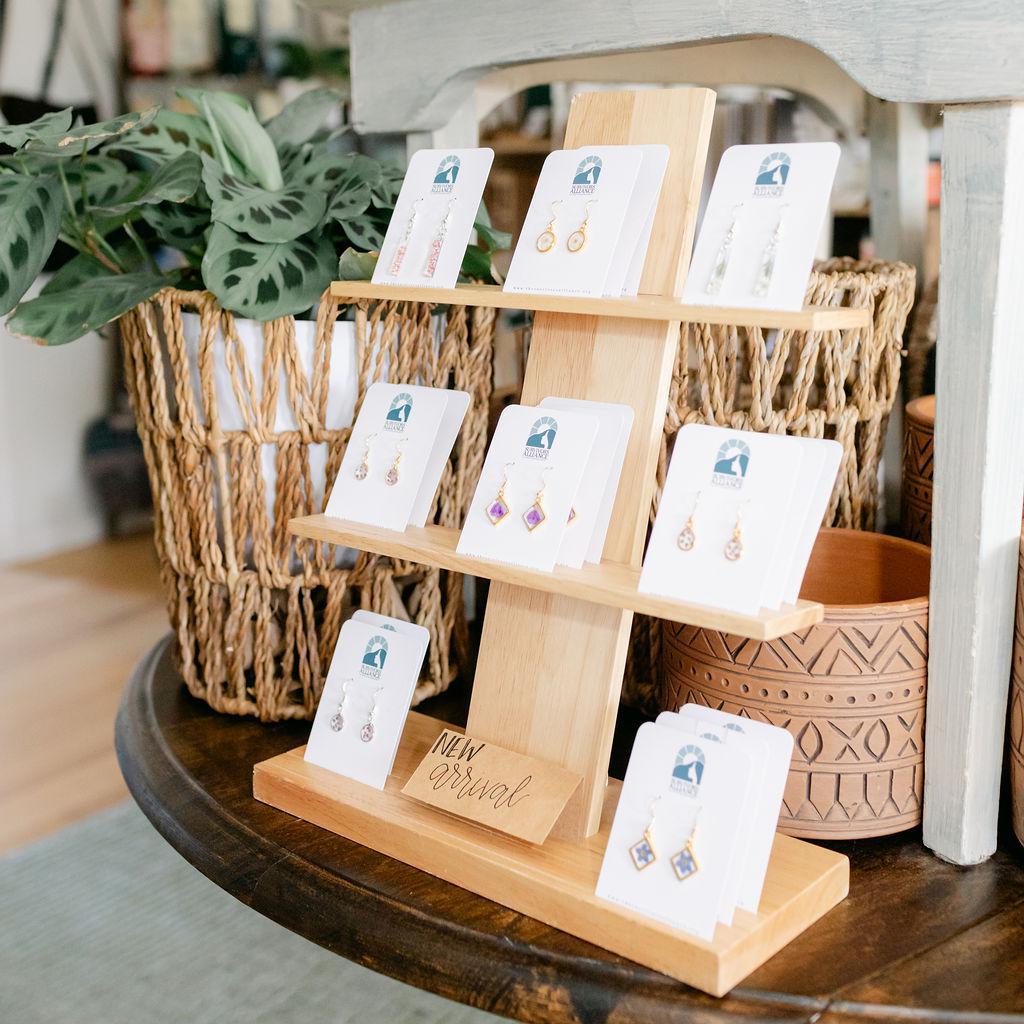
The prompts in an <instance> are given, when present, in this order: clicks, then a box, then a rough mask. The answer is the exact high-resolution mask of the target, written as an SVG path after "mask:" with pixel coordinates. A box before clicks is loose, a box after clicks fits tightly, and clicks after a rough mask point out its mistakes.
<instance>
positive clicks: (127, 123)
mask: <svg viewBox="0 0 1024 1024" xmlns="http://www.w3.org/2000/svg"><path fill="white" fill-rule="evenodd" d="M159 109H160V108H159V107H150V108H149V109H148V110H144V111H143V112H142V113H141V114H134V113H132V114H122V115H121V116H120V117H115V118H113V119H112V120H110V121H101V122H100V123H99V124H86V125H81V126H79V127H78V128H72V129H70V131H64V132H55V133H54V134H52V135H38V136H36V138H34V139H31V140H30V141H29V142H28V143H27V144H26V147H25V148H26V149H27V150H28V151H29V152H31V153H40V154H42V155H45V156H50V157H58V158H61V159H71V158H72V157H77V156H81V154H82V153H85V152H88V151H89V150H92V149H95V148H96V147H97V146H99V145H100V144H101V143H104V142H109V141H110V140H111V139H116V138H117V137H118V136H121V135H125V134H127V133H128V132H131V131H135V130H136V129H139V128H143V127H145V126H146V125H147V124H149V123H150V122H151V121H152V120H153V118H155V117H156V115H157V111H158V110H159Z"/></svg>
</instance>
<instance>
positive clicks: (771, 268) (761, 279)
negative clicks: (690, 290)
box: [704, 203, 789, 298]
mask: <svg viewBox="0 0 1024 1024" xmlns="http://www.w3.org/2000/svg"><path fill="white" fill-rule="evenodd" d="M788 205H789V204H788V203H783V204H782V206H780V207H779V219H778V222H777V223H776V225H775V230H774V231H773V232H772V235H771V238H769V239H768V244H767V245H766V246H765V248H764V252H763V253H762V254H761V262H760V263H759V264H758V268H757V277H756V278H755V279H754V288H753V292H754V295H756V296H757V297H758V298H763V297H764V296H765V295H767V294H768V289H769V288H770V287H771V284H772V278H773V277H774V276H775V262H776V258H777V256H778V253H779V243H780V242H781V241H782V234H783V224H784V220H783V218H784V216H785V211H786V207H787V206H788ZM742 208H743V203H737V204H736V205H735V206H734V207H733V209H732V223H731V224H730V225H729V230H728V231H726V233H725V237H724V238H723V239H722V244H721V245H720V246H719V247H718V252H717V253H716V254H715V262H714V263H713V264H712V266H711V276H710V277H709V278H708V283H707V286H706V287H705V289H704V290H705V291H706V292H707V293H708V295H717V294H718V292H719V291H721V288H722V282H723V281H724V280H725V275H726V272H727V271H728V269H729V260H730V258H731V257H732V247H733V242H735V241H736V235H737V233H738V231H739V225H740V220H739V212H740V210H741V209H742Z"/></svg>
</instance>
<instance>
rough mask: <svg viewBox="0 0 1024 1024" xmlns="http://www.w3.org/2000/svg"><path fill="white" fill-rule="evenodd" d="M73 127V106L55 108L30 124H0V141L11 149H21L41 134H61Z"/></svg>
mask: <svg viewBox="0 0 1024 1024" xmlns="http://www.w3.org/2000/svg"><path fill="white" fill-rule="evenodd" d="M70 127H71V108H70V107H65V108H64V110H53V111H51V112H50V113H48V114H43V116H42V117H37V118H36V119H35V120H34V121H32V122H31V123H30V124H5V125H3V126H0V143H3V144H4V145H5V146H10V147H11V149H21V147H22V146H24V145H25V143H26V142H28V141H29V140H31V139H38V138H39V137H40V136H50V135H60V134H61V133H62V132H66V131H67V130H68V129H69V128H70Z"/></svg>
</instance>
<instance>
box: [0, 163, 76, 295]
mask: <svg viewBox="0 0 1024 1024" xmlns="http://www.w3.org/2000/svg"><path fill="white" fill-rule="evenodd" d="M62 207H63V200H62V198H61V187H60V182H59V181H58V179H57V178H56V177H55V176H54V175H52V174H44V175H31V176H29V175H25V174H6V175H4V176H3V177H0V224H2V225H3V232H2V234H0V315H2V314H4V313H9V312H10V311H11V310H12V309H13V308H14V306H15V305H17V303H18V301H19V300H20V299H21V297H22V296H23V295H24V294H25V292H26V291H27V290H28V287H29V285H30V284H31V283H32V282H33V281H34V280H35V279H36V277H37V275H38V274H39V272H40V271H41V270H42V269H43V264H45V263H46V257H47V256H49V255H50V250H51V249H53V246H54V243H55V242H56V241H57V233H58V232H59V231H60V216H61V210H62Z"/></svg>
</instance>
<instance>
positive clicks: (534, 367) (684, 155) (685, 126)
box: [468, 89, 715, 839]
mask: <svg viewBox="0 0 1024 1024" xmlns="http://www.w3.org/2000/svg"><path fill="white" fill-rule="evenodd" d="M714 105H715V94H714V93H713V92H711V91H710V90H708V89H652V90H645V91H643V92H618V93H603V92H597V93H586V94H583V95H580V96H577V97H576V98H575V99H574V100H573V105H572V110H571V113H570V117H569V124H568V128H567V130H566V138H565V145H566V147H567V148H569V147H577V146H587V145H594V146H597V145H627V144H641V143H665V144H667V145H668V146H669V150H670V155H669V163H668V170H667V172H666V175H665V182H664V186H663V188H662V192H661V200H660V202H659V204H658V209H657V212H656V215H655V221H654V230H653V232H652V234H651V242H650V247H649V249H648V252H647V260H646V264H645V266H644V274H643V279H642V282H641V286H640V291H641V293H643V294H656V295H657V294H660V295H668V296H678V295H679V294H680V291H681V289H682V285H683V281H684V278H685V274H686V269H687V266H688V263H689V256H690V249H691V246H692V243H693V232H694V224H695V221H696V216H697V205H698V202H699V199H700V189H701V183H702V181H703V177H704V164H705V160H706V158H707V148H708V139H709V136H710V133H711V119H712V115H713V113H714ZM581 211H582V208H581ZM573 227H574V225H571V224H566V225H563V228H564V229H565V230H566V231H571V230H572V228H573ZM678 339H679V324H678V323H663V322H660V321H639V320H625V319H619V318H612V317H584V316H574V315H570V314H564V313H537V315H536V317H535V320H534V326H533V340H532V343H531V348H530V359H529V363H528V365H527V369H526V381H525V385H524V389H523V402H524V403H526V404H531V403H536V402H539V401H540V400H541V399H542V398H544V397H546V396H548V395H559V396H562V397H571V398H588V399H592V400H594V401H602V402H621V403H624V404H627V405H631V406H632V407H633V409H634V411H635V419H634V423H633V432H632V435H631V437H630V442H629V448H628V450H627V453H626V462H625V465H624V467H623V472H622V479H621V482H620V484H619V491H618V497H617V499H616V503H615V511H614V514H613V516H612V525H611V529H610V530H609V533H608V539H607V542H606V544H605V550H604V557H605V559H606V560H608V561H614V562H624V563H628V564H631V565H639V564H640V560H641V558H642V555H643V544H644V539H645V535H646V529H647V521H648V515H649V513H650V508H651V500H652V495H653V489H654V478H655V467H656V464H657V458H658V451H659V446H660V444H661V436H662V431H663V429H664V423H665V410H666V405H667V402H668V390H669V384H670V381H671V375H672V367H673V365H674V362H675V357H676V351H677V345H678ZM631 622H632V612H628V611H620V610H618V609H615V608H607V607H603V606H600V605H597V604H592V603H590V602H588V601H581V600H578V599H575V598H567V597H561V596H559V595H554V594H544V593H540V592H538V591H535V590H530V589H527V588H524V587H518V586H514V585H512V584H508V583H497V582H495V583H493V584H492V585H491V589H490V596H489V598H488V602H487V612H486V615H485V617H484V628H483V637H482V639H481V645H480V657H479V660H478V664H477V672H476V680H475V682H474V684H473V699H472V704H471V705H470V711H469V724H468V730H469V732H470V733H471V734H472V735H474V736H480V737H483V738H488V739H491V740H492V741H493V742H495V743H501V744H502V745H503V746H505V747H508V748H510V749H513V750H517V751H519V752H521V753H524V754H530V755H532V756H534V757H539V758H543V759H546V760H549V761H554V762H557V763H558V764H561V765H564V766H565V767H566V768H569V769H571V770H572V771H574V772H577V773H579V774H581V775H582V776H583V785H582V786H581V787H580V789H579V790H578V791H577V794H576V796H575V797H574V798H573V801H572V802H571V803H570V805H569V807H567V808H566V811H565V813H564V814H563V816H562V819H561V820H560V822H559V826H558V831H559V833H560V834H561V835H564V836H566V837H569V838H579V839H581V838H584V837H585V836H589V835H592V834H593V833H594V832H596V831H597V829H598V826H599V824H600V818H601V807H602V803H603V799H604V790H605V786H606V784H607V781H608V759H609V755H610V751H611V741H612V732H613V730H614V727H615V716H616V713H617V711H618V704H619V694H620V691H621V688H622V674H623V670H624V668H625V662H626V648H627V643H628V640H629V630H630V624H631Z"/></svg>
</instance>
